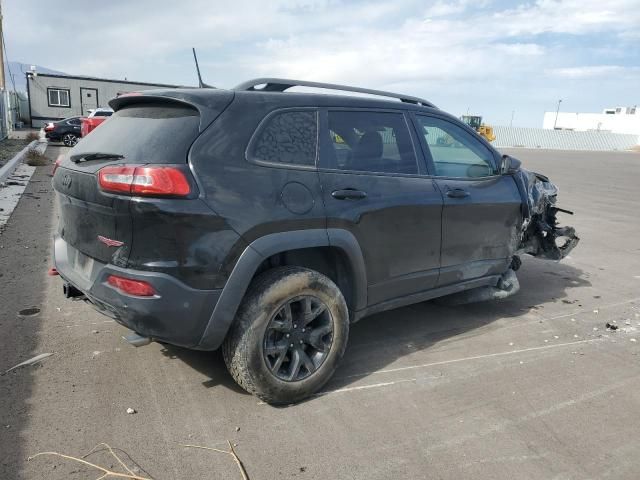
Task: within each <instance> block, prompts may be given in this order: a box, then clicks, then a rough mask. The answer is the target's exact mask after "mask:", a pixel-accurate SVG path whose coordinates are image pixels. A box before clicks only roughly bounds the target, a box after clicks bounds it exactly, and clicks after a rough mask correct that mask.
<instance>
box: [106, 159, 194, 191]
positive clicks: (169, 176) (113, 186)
mask: <svg viewBox="0 0 640 480" xmlns="http://www.w3.org/2000/svg"><path fill="white" fill-rule="evenodd" d="M98 183H99V184H100V188H101V189H102V190H103V191H105V192H112V193H124V194H128V195H140V196H151V197H153V196H161V197H165V196H166V197H186V196H188V195H189V194H190V193H191V183H190V182H189V180H188V178H187V175H186V174H185V172H184V171H183V170H182V169H180V168H178V167H164V166H163V167H161V166H145V167H131V166H126V165H118V166H111V167H104V168H103V169H101V170H100V172H99V173H98Z"/></svg>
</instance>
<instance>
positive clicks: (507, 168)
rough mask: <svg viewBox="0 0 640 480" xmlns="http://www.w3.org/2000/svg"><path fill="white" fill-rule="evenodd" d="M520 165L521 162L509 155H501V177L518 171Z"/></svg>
mask: <svg viewBox="0 0 640 480" xmlns="http://www.w3.org/2000/svg"><path fill="white" fill-rule="evenodd" d="M520 165H522V162H521V161H520V160H518V159H517V158H513V157H511V156H509V155H503V156H502V161H501V164H500V171H501V172H502V174H503V175H505V174H506V175H510V174H513V173H516V172H517V171H518V170H520Z"/></svg>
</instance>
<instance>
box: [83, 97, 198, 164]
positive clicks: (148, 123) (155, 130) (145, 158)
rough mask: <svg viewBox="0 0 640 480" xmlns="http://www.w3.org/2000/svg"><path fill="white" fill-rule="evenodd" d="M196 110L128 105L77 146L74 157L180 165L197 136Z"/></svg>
mask: <svg viewBox="0 0 640 480" xmlns="http://www.w3.org/2000/svg"><path fill="white" fill-rule="evenodd" d="M199 125H200V116H199V115H198V112H197V110H194V109H191V108H187V107H183V106H177V105H172V104H165V103H162V104H152V105H149V104H144V105H132V106H130V107H126V108H123V109H122V110H118V111H117V112H116V113H114V114H113V115H112V116H111V118H110V119H109V120H107V121H105V122H104V123H103V124H101V125H100V127H99V128H96V129H95V130H93V131H92V132H91V134H90V135H87V136H86V137H85V138H83V139H82V141H81V142H79V143H78V144H77V145H76V146H75V147H74V150H73V153H74V155H75V154H82V153H85V152H109V153H119V154H121V155H124V156H125V161H126V163H183V162H185V161H186V158H187V152H188V150H189V147H190V146H191V144H192V143H193V141H194V140H195V139H196V137H197V136H198V133H199Z"/></svg>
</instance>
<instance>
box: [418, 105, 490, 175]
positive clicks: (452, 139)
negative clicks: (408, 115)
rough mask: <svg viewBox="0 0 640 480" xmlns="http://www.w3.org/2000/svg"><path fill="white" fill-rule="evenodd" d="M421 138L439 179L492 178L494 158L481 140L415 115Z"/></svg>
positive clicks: (429, 118) (448, 125) (440, 122)
mask: <svg viewBox="0 0 640 480" xmlns="http://www.w3.org/2000/svg"><path fill="white" fill-rule="evenodd" d="M417 119H418V122H419V124H420V127H421V130H422V133H423V135H424V138H425V140H426V142H427V145H428V146H429V150H430V151H431V157H432V158H433V163H434V166H435V169H436V172H435V173H436V175H438V176H440V177H471V178H473V177H487V176H490V175H494V174H495V173H496V172H495V168H494V166H493V155H492V154H491V151H490V150H489V149H488V148H487V147H485V146H484V145H483V144H482V143H481V142H480V140H478V139H477V138H475V136H474V135H473V134H471V133H469V132H467V131H465V130H464V129H462V128H461V127H459V126H457V125H454V124H453V123H451V122H447V121H446V120H441V119H439V118H434V117H425V116H421V115H418V116H417Z"/></svg>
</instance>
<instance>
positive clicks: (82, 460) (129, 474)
mask: <svg viewBox="0 0 640 480" xmlns="http://www.w3.org/2000/svg"><path fill="white" fill-rule="evenodd" d="M101 446H103V447H105V448H106V449H107V450H108V451H109V453H110V454H111V455H112V456H113V458H115V459H116V460H117V461H118V463H119V464H120V465H121V466H122V468H124V469H125V470H126V471H127V473H119V472H116V471H113V470H109V469H108V468H105V467H102V466H100V465H97V464H95V463H91V462H89V461H87V460H85V458H87V457H88V456H89V455H91V454H93V453H97V451H96V449H97V448H98V447H101ZM124 453H125V454H126V455H127V457H129V460H131V456H130V455H129V454H128V453H126V452H124ZM42 455H49V456H56V457H61V458H64V459H66V460H71V461H73V462H77V463H81V464H83V465H86V466H88V467H92V468H95V469H96V470H100V471H101V472H103V475H102V476H101V477H99V478H107V477H118V478H128V479H130V480H152V479H151V478H149V477H141V476H139V475H136V474H135V473H134V471H133V470H139V468H136V467H132V468H129V467H127V465H126V463H124V462H123V461H122V459H121V458H120V457H118V455H116V453H115V452H114V451H113V448H111V447H110V446H109V445H107V444H106V443H99V444H98V445H96V446H95V447H93V448H92V449H91V450H90V451H89V453H87V454H86V455H83V456H82V458H78V457H73V456H71V455H64V454H62V453H58V452H40V453H36V454H35V455H32V456H30V457H28V458H27V461H29V462H30V461H32V460H33V459H35V458H37V457H40V456H42ZM111 468H113V466H112V467H111ZM147 475H148V474H147Z"/></svg>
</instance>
